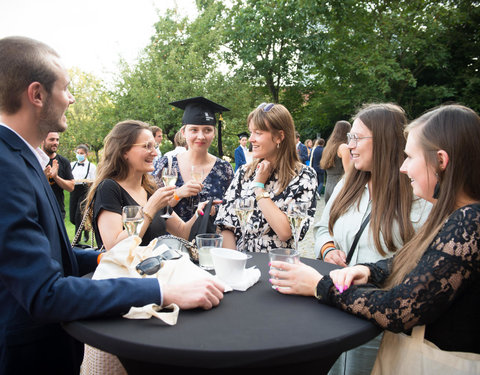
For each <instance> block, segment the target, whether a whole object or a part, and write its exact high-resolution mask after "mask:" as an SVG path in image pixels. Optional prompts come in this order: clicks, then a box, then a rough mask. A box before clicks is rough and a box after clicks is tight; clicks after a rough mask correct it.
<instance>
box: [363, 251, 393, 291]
mask: <svg viewBox="0 0 480 375" xmlns="http://www.w3.org/2000/svg"><path fill="white" fill-rule="evenodd" d="M392 260H393V258H387V259H382V260H379V261H378V262H377V263H364V264H362V266H366V267H368V268H369V269H370V278H369V279H368V282H370V283H372V284H374V285H377V286H378V287H380V286H381V285H383V283H384V282H385V280H386V279H387V277H388V276H389V275H390V270H391V267H392Z"/></svg>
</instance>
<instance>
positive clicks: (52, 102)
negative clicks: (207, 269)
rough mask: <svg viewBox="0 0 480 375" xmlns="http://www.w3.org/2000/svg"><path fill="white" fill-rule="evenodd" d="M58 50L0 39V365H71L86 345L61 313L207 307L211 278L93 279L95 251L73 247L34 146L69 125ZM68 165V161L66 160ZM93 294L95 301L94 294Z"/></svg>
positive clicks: (211, 301) (214, 295) (59, 368)
mask: <svg viewBox="0 0 480 375" xmlns="http://www.w3.org/2000/svg"><path fill="white" fill-rule="evenodd" d="M69 81H70V78H69V76H68V73H67V70H66V69H65V67H64V66H63V65H62V62H61V60H60V57H59V55H58V54H57V53H56V52H55V51H54V50H53V49H52V48H50V47H49V46H47V45H46V44H44V43H41V42H38V41H36V40H33V39H30V38H25V37H6V38H3V39H0V118H1V121H0V173H1V174H2V175H4V176H8V183H4V184H0V196H1V197H2V204H1V205H0V243H1V244H2V245H1V249H0V306H2V308H1V310H0V373H1V374H65V375H70V374H78V373H79V369H80V364H81V362H82V359H83V347H84V345H83V344H82V343H80V342H79V341H77V340H75V339H74V338H73V337H71V336H70V335H69V334H67V333H66V332H65V331H64V330H63V328H62V326H61V324H60V323H61V322H65V321H72V320H80V319H86V318H91V317H100V316H118V317H120V316H121V315H122V314H124V313H125V311H128V310H129V309H130V307H131V306H145V305H148V304H151V303H155V304H158V305H160V306H162V305H163V306H167V305H169V304H171V303H176V304H177V305H179V307H180V309H191V308H197V307H202V308H204V309H211V308H212V307H213V306H216V305H218V304H219V303H220V300H221V299H222V298H223V290H224V289H223V287H222V286H221V285H219V284H218V283H216V282H215V281H213V280H210V279H205V280H197V281H195V282H190V283H185V284H178V285H168V284H163V285H160V283H159V282H158V280H157V279H153V278H138V279H137V278H116V279H106V280H92V279H90V278H86V277H81V276H82V275H85V274H88V273H90V272H93V271H94V270H95V267H96V266H97V258H98V256H99V254H101V253H99V252H98V251H93V250H92V251H85V250H77V249H72V247H71V246H70V241H69V239H68V235H67V231H66V229H65V225H64V223H63V219H62V217H61V212H60V208H59V207H58V204H57V203H56V198H55V196H54V194H53V192H52V190H51V188H50V186H49V183H48V181H47V179H46V178H45V174H44V168H45V166H46V164H47V163H48V162H49V157H48V156H47V155H46V154H45V153H44V152H43V151H42V150H41V149H39V146H40V144H41V143H42V141H43V140H44V139H45V138H46V137H47V134H48V133H49V132H63V131H65V129H66V128H67V122H66V116H65V112H66V111H67V109H68V107H69V106H70V105H71V104H73V103H74V102H75V99H74V97H73V96H72V94H71V93H70V91H69V90H68V83H69ZM69 169H70V165H69ZM92 301H94V303H92Z"/></svg>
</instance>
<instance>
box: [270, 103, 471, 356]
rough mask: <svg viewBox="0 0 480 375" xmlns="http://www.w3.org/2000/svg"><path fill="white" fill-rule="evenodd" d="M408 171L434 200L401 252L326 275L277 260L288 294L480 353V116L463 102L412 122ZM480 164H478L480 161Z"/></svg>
mask: <svg viewBox="0 0 480 375" xmlns="http://www.w3.org/2000/svg"><path fill="white" fill-rule="evenodd" d="M406 133H407V137H408V138H407V144H406V147H405V153H406V159H405V161H404V163H403V165H402V167H401V171H402V172H403V173H405V174H407V175H408V177H409V178H410V179H411V184H412V187H413V191H414V193H415V194H416V195H417V196H419V197H422V198H424V199H426V200H428V201H430V202H431V203H432V204H433V207H432V210H431V213H430V216H429V217H428V219H427V221H426V222H425V224H424V225H423V226H422V228H421V229H420V230H419V231H418V232H417V233H416V234H415V235H414V237H413V238H412V239H411V240H410V241H409V242H408V243H407V244H406V245H405V246H403V247H402V248H401V249H400V250H398V251H397V253H396V254H395V255H394V257H393V258H390V259H388V260H381V261H379V262H377V263H374V264H361V265H355V266H353V267H347V268H343V269H338V270H334V271H332V272H330V275H321V274H319V273H318V272H316V271H315V270H313V269H312V268H310V267H308V266H306V265H304V264H300V265H289V264H286V263H283V262H272V266H273V267H275V268H281V270H279V271H275V270H274V269H273V268H272V271H270V274H271V275H272V276H273V277H274V278H279V280H275V279H274V278H272V280H271V282H272V284H274V285H275V286H285V287H289V288H287V289H281V290H280V289H279V292H281V293H285V294H300V295H306V296H315V297H316V298H318V300H319V301H320V302H322V303H326V304H329V305H333V306H336V307H338V308H340V309H342V310H345V311H348V312H349V313H351V314H355V315H357V316H360V317H363V318H366V319H369V320H371V321H372V322H374V323H375V324H377V325H378V326H379V327H381V328H383V329H386V330H388V331H392V332H395V333H398V332H408V331H409V330H411V328H412V327H414V326H417V325H425V326H426V330H425V338H426V339H427V340H429V341H431V342H433V343H434V344H435V345H437V346H438V347H439V348H440V349H442V350H448V351H462V352H472V353H480V340H478V337H479V336H480V322H479V320H478V305H479V302H478V301H480V251H479V245H480V204H479V201H480V168H477V166H478V165H480V153H479V152H478V140H479V139H480V117H479V116H478V114H477V113H475V112H474V111H473V110H471V109H469V108H466V107H463V106H460V105H446V106H442V107H439V108H436V109H433V110H431V111H429V112H427V113H426V114H424V115H423V116H421V117H420V118H418V119H417V120H415V121H413V122H412V123H411V124H410V125H409V126H408V127H407V131H406ZM472 166H474V167H473V168H472Z"/></svg>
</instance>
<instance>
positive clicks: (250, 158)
mask: <svg viewBox="0 0 480 375" xmlns="http://www.w3.org/2000/svg"><path fill="white" fill-rule="evenodd" d="M252 151H253V146H252V143H251V142H248V148H247V153H246V154H245V159H246V161H247V163H246V164H248V163H251V162H252V161H253V153H252Z"/></svg>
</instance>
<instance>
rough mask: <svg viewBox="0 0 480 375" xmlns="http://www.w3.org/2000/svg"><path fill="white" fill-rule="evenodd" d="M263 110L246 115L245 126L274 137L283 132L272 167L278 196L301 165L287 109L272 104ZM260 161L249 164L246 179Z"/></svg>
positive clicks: (293, 127) (293, 129) (256, 160)
mask: <svg viewBox="0 0 480 375" xmlns="http://www.w3.org/2000/svg"><path fill="white" fill-rule="evenodd" d="M264 108H265V106H264V107H262V106H260V108H257V109H255V110H254V111H252V112H251V113H250V114H249V115H248V118H247V125H248V124H251V125H252V126H253V128H254V129H258V130H261V131H267V132H271V133H272V135H273V136H276V137H279V136H280V131H283V134H284V138H283V141H282V142H280V144H279V147H278V148H277V158H276V161H275V165H273V170H274V173H275V172H277V173H278V188H277V191H275V194H278V193H280V192H281V191H282V190H284V189H285V188H286V187H287V186H288V184H289V183H290V181H291V180H292V178H294V177H295V176H296V175H297V174H298V172H299V171H300V169H301V168H302V165H303V164H302V163H300V160H299V159H298V155H297V149H296V147H295V124H294V122H293V118H292V115H291V114H290V112H289V111H288V109H287V108H285V107H284V106H283V105H281V104H274V105H273V106H272V107H271V108H270V109H269V110H268V111H267V112H264ZM260 161H261V160H259V159H255V160H254V161H253V162H252V163H250V164H249V166H248V167H247V171H246V178H249V177H250V176H251V175H252V174H253V173H254V172H255V169H256V168H257V165H258V163H260Z"/></svg>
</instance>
